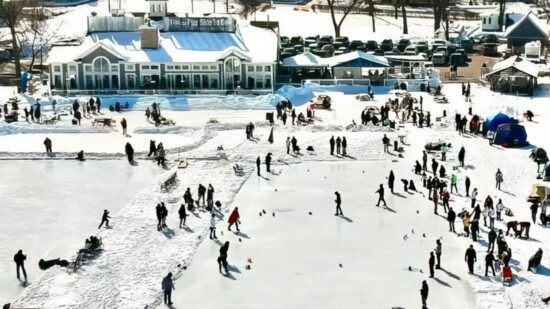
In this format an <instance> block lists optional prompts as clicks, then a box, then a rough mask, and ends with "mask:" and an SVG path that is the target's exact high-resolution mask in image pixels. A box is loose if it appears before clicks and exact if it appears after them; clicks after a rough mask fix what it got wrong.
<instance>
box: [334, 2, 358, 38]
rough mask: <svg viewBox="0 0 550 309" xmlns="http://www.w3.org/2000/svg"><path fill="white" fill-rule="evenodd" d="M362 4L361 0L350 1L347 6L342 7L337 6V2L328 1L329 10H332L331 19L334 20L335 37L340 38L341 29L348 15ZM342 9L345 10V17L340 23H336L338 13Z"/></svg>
mask: <svg viewBox="0 0 550 309" xmlns="http://www.w3.org/2000/svg"><path fill="white" fill-rule="evenodd" d="M359 3H360V1H359V0H349V2H348V3H347V4H344V5H341V6H338V7H337V6H335V0H327V4H328V8H329V10H330V17H331V18H332V25H333V26H334V35H335V36H336V37H339V36H340V29H341V27H342V24H343V23H344V20H345V19H346V17H348V14H349V13H350V12H351V10H353V8H354V7H356V6H357V5H358V4H359ZM339 8H341V9H343V10H344V15H343V16H342V17H341V18H340V21H336V11H337V10H338V9H339Z"/></svg>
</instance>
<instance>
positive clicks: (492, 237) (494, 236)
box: [487, 228, 497, 252]
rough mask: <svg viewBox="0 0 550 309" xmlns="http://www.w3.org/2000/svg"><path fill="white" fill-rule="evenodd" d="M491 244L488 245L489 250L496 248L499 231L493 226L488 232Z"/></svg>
mask: <svg viewBox="0 0 550 309" xmlns="http://www.w3.org/2000/svg"><path fill="white" fill-rule="evenodd" d="M488 240H489V245H488V246H487V252H489V251H493V250H495V241H496V240H497V232H495V229H494V228H492V229H491V231H489V234H488Z"/></svg>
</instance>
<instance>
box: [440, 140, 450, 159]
mask: <svg viewBox="0 0 550 309" xmlns="http://www.w3.org/2000/svg"><path fill="white" fill-rule="evenodd" d="M439 150H440V151H441V161H447V151H448V150H449V148H447V145H445V144H443V145H441V148H440V149H439Z"/></svg>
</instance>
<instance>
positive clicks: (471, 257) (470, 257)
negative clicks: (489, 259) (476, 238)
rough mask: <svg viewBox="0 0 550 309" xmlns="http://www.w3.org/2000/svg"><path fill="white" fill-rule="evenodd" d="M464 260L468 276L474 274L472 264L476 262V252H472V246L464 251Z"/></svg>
mask: <svg viewBox="0 0 550 309" xmlns="http://www.w3.org/2000/svg"><path fill="white" fill-rule="evenodd" d="M464 260H465V261H466V263H468V274H470V275H473V274H474V263H475V262H477V256H476V251H475V250H474V245H470V248H468V250H466V254H465V256H464Z"/></svg>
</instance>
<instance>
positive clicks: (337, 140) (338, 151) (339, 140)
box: [336, 136, 342, 155]
mask: <svg viewBox="0 0 550 309" xmlns="http://www.w3.org/2000/svg"><path fill="white" fill-rule="evenodd" d="M341 146H342V139H341V138H340V136H338V137H337V138H336V154H337V155H339V154H340V147H341Z"/></svg>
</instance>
